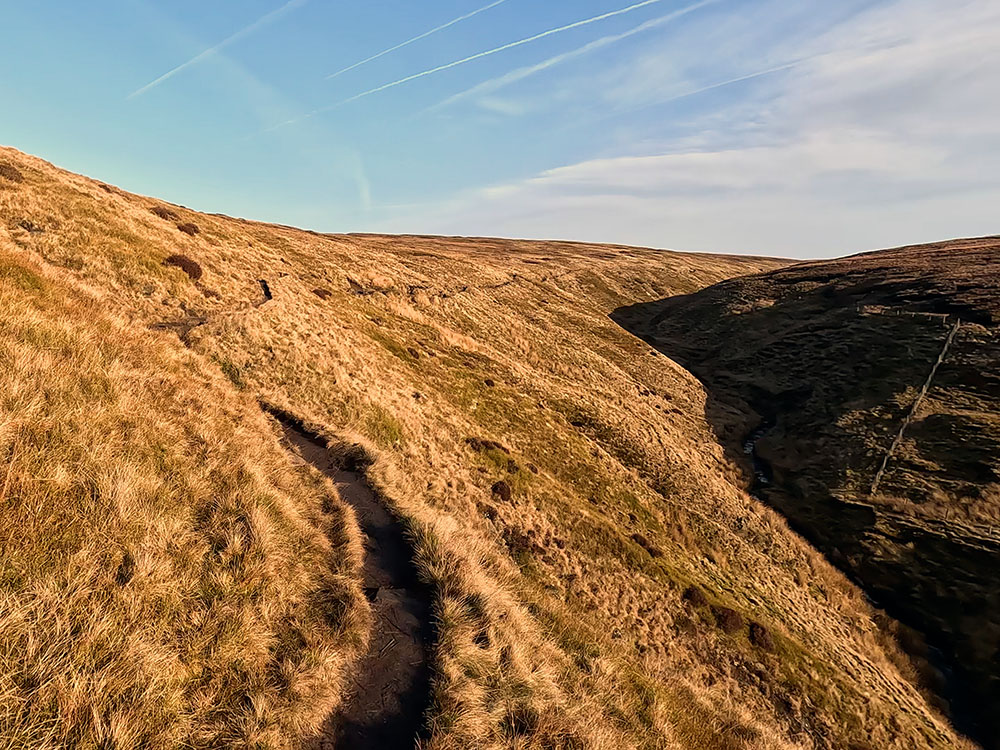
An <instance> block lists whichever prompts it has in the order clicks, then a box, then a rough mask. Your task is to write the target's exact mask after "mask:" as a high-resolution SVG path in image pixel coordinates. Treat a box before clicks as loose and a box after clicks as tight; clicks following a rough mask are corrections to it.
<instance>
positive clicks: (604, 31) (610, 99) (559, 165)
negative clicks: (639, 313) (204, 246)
mask: <svg viewBox="0 0 1000 750" xmlns="http://www.w3.org/2000/svg"><path fill="white" fill-rule="evenodd" d="M488 6H491V7H488ZM4 26H5V34H4V43H3V44H2V45H0V70H2V71H3V74H2V75H0V102H2V105H0V106H2V112H3V116H2V117H0V142H2V143H4V144H6V145H11V146H14V147H16V148H20V149H22V150H24V151H28V152H30V153H34V154H37V155H39V156H42V157H43V158H46V159H49V160H50V161H53V162H55V163H56V164H58V165H60V166H64V167H66V168H69V169H72V170H74V171H78V172H82V173H85V174H88V175H90V176H94V177H97V178H100V179H103V180H106V181H108V182H113V183H115V184H118V185H121V186H122V187H124V188H126V189H129V190H133V191H136V192H141V193H145V194H150V195H156V196H159V197H162V198H165V199H168V200H171V201H173V202H177V203H181V204H184V205H188V206H191V207H193V208H197V209H200V210H205V211H218V212H223V213H228V214H232V215H238V216H245V217H248V218H256V219H262V220H271V221H278V222H282V223H288V224H295V225H299V226H305V227H309V228H313V229H318V230H322V231H389V232H420V233H441V234H479V235H504V236H517V237H538V238H565V239H578V240H589V241H610V242H622V243H631V244H641V245H650V246H656V247H670V248H677V249H681V250H706V251H720V252H722V251H725V252H753V253H767V254H781V255H790V256H795V257H820V256H828V255H834V254H843V253H847V252H852V251H856V250H863V249H869V248H874V247H883V246H890V245H898V244H904V243H909V242H919V241H928V240H935V239H942V238H945V237H954V236H967V235H975V234H994V233H998V232H1000V210H998V206H1000V127H998V126H997V123H998V122H1000V3H998V2H996V0H948V2H945V1H944V0H837V2H829V1H820V0H702V1H701V2H695V1H691V2H677V1H676V0H647V2H640V0H632V2H629V1H628V0H572V1H570V0H549V1H548V2H539V1H538V0H500V1H499V2H496V0H493V1H492V2H491V0H422V1H421V2H415V1H414V0H364V1H363V2H362V1H360V0H354V1H351V0H337V1H334V0H291V2H288V1H287V0H238V1H237V0H214V1H209V0H171V1H170V2H169V3H168V2H165V0H161V1H160V2H156V1H155V0H91V1H90V2H87V3H81V2H77V1H76V0H72V1H71V0H35V1H34V2H31V3H7V4H5V7H4ZM442 26H443V27H444V28H442V29H440V30H438V31H436V32H435V33H431V34H428V35H426V36H424V37H423V38H419V39H416V40H415V41H412V43H410V44H405V45H404V46H402V47H400V48H399V49H396V50H394V51H391V52H388V53H387V54H383V55H381V56H378V57H376V58H375V59H372V60H370V61H368V62H364V63H363V64H359V63H362V62H363V61H365V60H367V59H368V58H370V57H373V56H376V55H378V54H379V53H381V52H383V51H385V50H388V49H390V48H392V47H395V46H397V45H399V44H401V43H405V42H407V41H409V40H413V39H414V38H415V37H420V36H422V35H424V34H426V33H427V32H430V31H432V30H434V29H437V28H438V27H442ZM535 37H537V38H535ZM520 42H523V43H520ZM508 45H513V46H508ZM483 53H488V54H483ZM345 69H346V70H345ZM341 71H342V72H341ZM338 72H339V75H334V76H333V77H332V78H331V77H330V76H331V74H336V73H338ZM425 73H426V75H425Z"/></svg>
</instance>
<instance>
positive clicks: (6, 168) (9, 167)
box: [0, 161, 24, 184]
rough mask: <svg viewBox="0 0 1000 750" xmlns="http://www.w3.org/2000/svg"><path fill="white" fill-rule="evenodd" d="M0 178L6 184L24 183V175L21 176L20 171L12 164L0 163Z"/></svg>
mask: <svg viewBox="0 0 1000 750" xmlns="http://www.w3.org/2000/svg"><path fill="white" fill-rule="evenodd" d="M0 178H3V179H5V180H7V181H8V182H16V183H18V184H20V183H22V182H24V175H23V174H21V170H19V169H18V168H17V167H15V166H14V165H13V164H8V163H7V162H4V161H0Z"/></svg>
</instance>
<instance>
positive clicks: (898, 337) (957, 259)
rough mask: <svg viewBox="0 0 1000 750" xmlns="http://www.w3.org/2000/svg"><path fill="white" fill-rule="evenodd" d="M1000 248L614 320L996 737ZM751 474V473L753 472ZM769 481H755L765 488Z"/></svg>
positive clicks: (806, 267) (950, 704)
mask: <svg viewBox="0 0 1000 750" xmlns="http://www.w3.org/2000/svg"><path fill="white" fill-rule="evenodd" d="M998 312H1000V241H998V240H997V239H996V238H984V239H979V240H963V241H956V242H952V243H939V244H937V245H929V246H921V247H909V248H901V249H898V250H890V251H883V252H877V253H870V254H866V255H862V256H856V257H854V258H850V259H845V260H841V261H830V262H816V263H809V264H803V265H800V266H795V267H792V268H789V269H786V270H779V271H776V272H771V273H766V274H761V275H757V276H749V277H745V278H740V279H734V280H731V281H725V282H722V283H720V284H719V285H716V286H714V287H710V288H708V289H706V290H704V291H701V292H698V293H695V294H693V295H689V296H685V297H676V298H671V299H665V300H662V301H660V302H656V303H646V304H640V305H635V306H629V307H625V308H622V309H619V310H617V311H616V312H615V313H614V315H613V317H614V319H615V320H616V321H618V322H619V323H620V324H621V325H622V326H623V327H625V328H626V329H628V330H630V331H632V332H634V333H636V334H637V335H639V336H641V337H642V338H644V339H645V340H646V341H647V342H648V343H650V344H651V345H653V346H655V347H656V348H657V349H658V350H659V351H661V352H663V353H665V354H666V355H668V356H670V357H672V358H674V359H676V360H677V361H678V362H681V363H682V364H683V365H684V366H685V367H687V368H688V369H689V370H690V371H691V372H692V373H694V374H695V375H696V376H697V377H698V378H699V379H700V380H701V381H702V382H703V383H704V384H705V387H706V389H707V390H708V392H709V394H710V398H709V401H708V403H707V405H706V416H707V417H708V419H709V421H710V422H712V424H713V426H714V428H715V430H716V432H717V434H718V435H719V438H720V440H721V441H722V442H723V444H724V445H726V446H728V449H729V451H730V455H732V456H733V458H734V459H735V460H740V459H742V460H743V461H744V463H745V465H746V464H748V463H750V462H749V461H748V460H747V457H746V456H744V455H743V453H744V451H743V450H742V448H743V447H744V446H743V444H744V442H745V439H746V437H745V436H747V435H748V434H752V440H751V442H752V445H751V446H748V447H750V448H752V450H751V451H750V457H751V458H752V459H753V464H754V466H753V467H752V468H753V471H754V472H755V474H756V475H757V476H758V480H757V481H756V482H755V483H754V484H755V486H754V491H755V493H756V494H758V495H759V496H760V497H761V498H762V499H764V500H765V501H766V502H768V503H769V504H770V505H771V506H772V507H774V508H775V509H777V510H779V511H780V512H781V513H782V514H783V515H784V516H785V517H786V518H788V519H789V522H790V523H791V524H792V526H793V527H794V528H795V529H796V530H798V531H800V532H801V533H802V534H803V535H804V536H806V537H807V538H808V539H809V540H810V541H812V542H813V543H814V544H816V545H817V547H819V549H821V550H822V551H823V552H824V553H826V555H827V556H828V557H829V559H831V560H832V561H833V562H835V563H836V564H837V565H838V567H840V568H841V569H842V570H844V571H845V572H846V573H848V574H849V575H850V576H851V577H852V578H853V579H854V580H856V581H857V582H858V583H859V585H861V586H862V587H863V588H864V589H865V591H866V592H867V593H868V595H869V596H870V597H871V599H872V600H873V601H874V602H875V603H876V604H877V606H879V607H881V608H884V609H885V610H886V611H887V612H888V613H889V614H891V615H892V616H893V617H895V618H897V619H898V620H899V621H901V622H902V623H904V624H905V625H906V626H909V628H912V630H913V631H914V632H911V631H910V630H909V629H904V631H903V633H902V636H901V639H902V640H903V641H904V643H905V644H906V645H907V647H908V650H909V651H910V652H911V654H912V655H913V656H915V657H916V658H917V659H918V660H919V661H921V662H922V663H923V664H924V668H923V670H922V672H923V680H924V684H925V685H926V686H927V687H928V689H930V690H932V691H933V692H935V693H936V694H937V695H938V696H939V698H940V699H941V700H942V705H944V706H946V707H947V709H948V710H949V711H950V713H951V715H952V716H953V718H954V719H955V720H956V722H957V723H958V724H959V726H961V727H963V728H964V729H966V731H968V732H970V733H971V734H973V735H974V736H976V737H978V738H980V739H981V740H982V741H983V742H984V743H985V744H986V745H987V746H989V747H996V744H995V740H994V739H993V738H995V737H997V736H998V733H1000V725H998V723H997V716H998V711H997V709H998V708H1000V592H998V590H997V588H996V585H995V571H996V570H997V569H998V565H1000V532H998V530H997V523H998V520H1000V484H998V481H1000V376H998V375H997V373H998V372H1000V329H998V323H1000V315H998ZM749 468H751V467H749V466H748V469H749ZM762 473H763V474H764V475H766V476H765V477H764V481H761V479H760V477H761V474H762Z"/></svg>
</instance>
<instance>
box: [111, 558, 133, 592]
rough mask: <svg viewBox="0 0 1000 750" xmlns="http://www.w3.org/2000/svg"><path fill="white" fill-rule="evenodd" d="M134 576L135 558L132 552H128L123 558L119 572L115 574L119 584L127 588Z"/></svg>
mask: <svg viewBox="0 0 1000 750" xmlns="http://www.w3.org/2000/svg"><path fill="white" fill-rule="evenodd" d="M134 576H135V558H134V557H133V556H132V554H131V553H130V552H126V553H125V554H124V555H123V556H122V561H121V564H120V565H119V566H118V572H117V573H116V574H115V580H116V581H117V582H118V585H119V586H126V585H127V584H128V582H129V581H131V580H132V578H133V577H134Z"/></svg>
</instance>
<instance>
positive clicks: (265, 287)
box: [257, 279, 274, 302]
mask: <svg viewBox="0 0 1000 750" xmlns="http://www.w3.org/2000/svg"><path fill="white" fill-rule="evenodd" d="M257 283H258V284H260V290H261V291H262V292H263V293H264V301H265V302H270V301H271V300H273V299H274V295H273V294H271V285H270V284H268V283H267V280H266V279H258V280H257Z"/></svg>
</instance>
